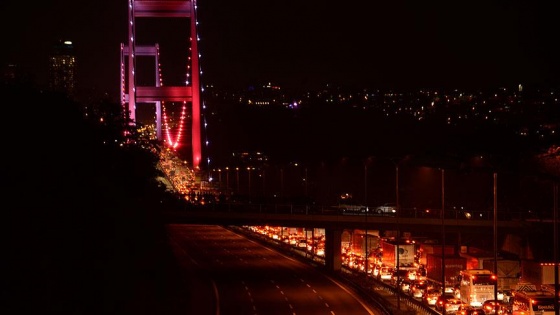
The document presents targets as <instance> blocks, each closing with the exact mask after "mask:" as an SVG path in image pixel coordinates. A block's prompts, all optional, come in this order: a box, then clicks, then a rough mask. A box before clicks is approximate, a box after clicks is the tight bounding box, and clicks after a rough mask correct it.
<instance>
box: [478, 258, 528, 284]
mask: <svg viewBox="0 0 560 315" xmlns="http://www.w3.org/2000/svg"><path fill="white" fill-rule="evenodd" d="M494 262H496V269H494ZM482 268H483V269H488V270H492V271H494V270H496V271H497V273H496V275H497V276H498V290H512V289H513V288H515V286H516V285H517V284H518V283H519V277H520V276H521V262H520V261H519V260H509V259H500V260H494V259H486V260H484V261H483V264H482Z"/></svg>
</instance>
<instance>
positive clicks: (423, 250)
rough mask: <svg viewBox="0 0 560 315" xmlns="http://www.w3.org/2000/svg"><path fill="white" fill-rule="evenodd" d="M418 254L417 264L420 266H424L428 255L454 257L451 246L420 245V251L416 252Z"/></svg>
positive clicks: (453, 247) (453, 248)
mask: <svg viewBox="0 0 560 315" xmlns="http://www.w3.org/2000/svg"><path fill="white" fill-rule="evenodd" d="M418 253H419V254H420V258H419V263H420V265H424V266H425V265H426V260H427V256H428V255H429V254H437V255H441V254H445V255H446V256H453V255H455V246H453V245H445V246H443V245H440V244H420V249H419V250H418Z"/></svg>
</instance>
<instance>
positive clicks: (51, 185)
mask: <svg viewBox="0 0 560 315" xmlns="http://www.w3.org/2000/svg"><path fill="white" fill-rule="evenodd" d="M2 95H3V100H2V105H3V106H2V107H3V109H4V115H3V118H4V122H5V124H4V126H9V127H8V128H6V129H5V130H4V131H5V133H4V143H3V147H4V148H3V150H2V163H1V164H0V165H1V171H0V174H1V175H0V176H1V178H2V187H3V188H2V190H1V196H2V199H1V201H2V207H1V209H2V210H0V213H1V219H0V222H2V227H1V229H0V230H1V231H2V235H1V239H2V242H1V243H0V244H1V245H2V246H1V250H2V255H1V257H2V258H1V259H0V270H1V274H0V278H1V279H2V280H1V281H0V283H1V287H0V313H2V314H135V315H136V314H179V313H183V314H184V313H185V305H184V302H183V301H184V299H181V297H182V296H183V297H184V296H185V295H187V294H188V293H187V292H185V290H186V289H184V288H185V287H184V286H183V283H181V279H182V277H181V275H180V271H179V269H178V268H177V267H176V265H175V262H174V259H173V256H172V254H171V251H170V250H169V248H168V245H167V239H166V236H165V231H164V226H163V225H162V224H160V221H159V217H158V213H159V210H161V207H162V205H166V204H167V203H166V199H165V198H166V196H165V195H164V194H163V193H162V192H161V191H160V190H158V188H157V185H156V183H154V182H153V181H152V178H153V174H154V172H155V168H154V165H155V164H154V163H155V160H154V157H153V156H152V155H151V154H149V152H146V151H142V150H139V149H137V148H134V147H130V148H126V147H119V146H117V145H113V144H114V143H115V142H114V140H115V139H116V138H118V137H119V134H120V133H119V132H118V128H115V127H114V126H109V125H101V124H99V123H97V122H94V121H99V120H97V119H92V118H91V116H90V118H89V119H84V115H83V111H82V107H81V106H79V105H78V104H75V103H73V102H71V101H69V100H67V99H66V98H65V97H64V96H62V95H54V94H49V93H45V92H40V91H38V90H37V89H34V88H31V87H29V86H22V85H3V86H2ZM105 105H108V104H105ZM115 117H116V116H115ZM106 119H107V117H106ZM161 201H163V203H162V202H161Z"/></svg>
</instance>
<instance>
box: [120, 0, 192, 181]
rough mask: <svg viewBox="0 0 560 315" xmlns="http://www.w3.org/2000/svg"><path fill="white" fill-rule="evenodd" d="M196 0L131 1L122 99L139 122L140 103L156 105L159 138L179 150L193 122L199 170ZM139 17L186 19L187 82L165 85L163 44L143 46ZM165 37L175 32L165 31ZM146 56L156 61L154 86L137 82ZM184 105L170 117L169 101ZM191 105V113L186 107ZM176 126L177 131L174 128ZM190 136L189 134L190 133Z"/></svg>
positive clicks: (123, 47)
mask: <svg viewBox="0 0 560 315" xmlns="http://www.w3.org/2000/svg"><path fill="white" fill-rule="evenodd" d="M196 9H197V6H196V0H190V1H181V0H173V1H172V0H152V1H146V0H129V1H128V43H127V44H124V43H123V44H121V64H120V67H121V70H120V75H121V80H120V99H121V105H122V106H123V109H124V112H125V114H126V115H127V118H128V119H129V120H130V121H131V122H132V123H133V124H136V123H137V119H136V118H137V117H136V109H137V106H139V105H140V104H144V103H149V104H150V103H151V104H155V111H156V113H155V114H156V115H155V118H156V137H157V139H158V140H159V141H162V142H163V143H164V144H165V145H166V146H167V147H168V148H170V149H174V150H175V149H178V148H179V146H180V145H181V144H182V143H184V141H182V140H183V139H182V137H183V134H185V133H186V130H184V129H186V128H185V125H186V124H187V117H190V122H191V133H190V139H191V150H192V168H193V169H194V170H199V169H200V163H201V159H202V148H201V112H200V111H201V98H200V93H201V84H200V73H201V71H200V66H199V52H198V40H199V37H198V32H197V25H198V23H197V21H196ZM139 18H186V20H187V21H188V22H187V23H188V26H189V27H188V28H189V29H190V33H189V39H188V43H189V44H190V45H189V48H188V50H189V51H188V55H187V56H186V58H187V65H186V69H185V75H186V80H185V85H180V86H164V83H163V75H162V70H161V63H160V45H159V44H158V43H153V44H148V45H141V44H139V43H138V41H137V34H136V32H137V27H136V25H137V19H139ZM164 35H165V36H166V37H169V36H173V35H175V34H170V33H165V34H164ZM178 40H182V39H181V38H179V39H178ZM140 56H147V57H152V58H154V60H155V67H154V68H155V71H154V72H155V73H154V74H153V79H154V82H155V83H154V84H153V85H140V84H138V82H139V80H138V75H137V74H138V64H137V63H138V62H137V60H138V57H140ZM175 103H180V104H181V106H182V107H181V114H180V116H179V118H178V119H175V120H173V124H172V123H171V119H170V112H169V107H166V104H175ZM189 106H190V115H187V109H188V108H189ZM173 128H174V129H176V131H173ZM163 131H165V135H163ZM187 136H188V135H187Z"/></svg>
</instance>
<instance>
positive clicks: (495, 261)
mask: <svg viewBox="0 0 560 315" xmlns="http://www.w3.org/2000/svg"><path fill="white" fill-rule="evenodd" d="M493 192H494V270H493V272H494V275H496V276H497V275H498V173H496V172H494V189H493ZM497 299H498V284H497V283H496V285H494V300H497Z"/></svg>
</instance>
